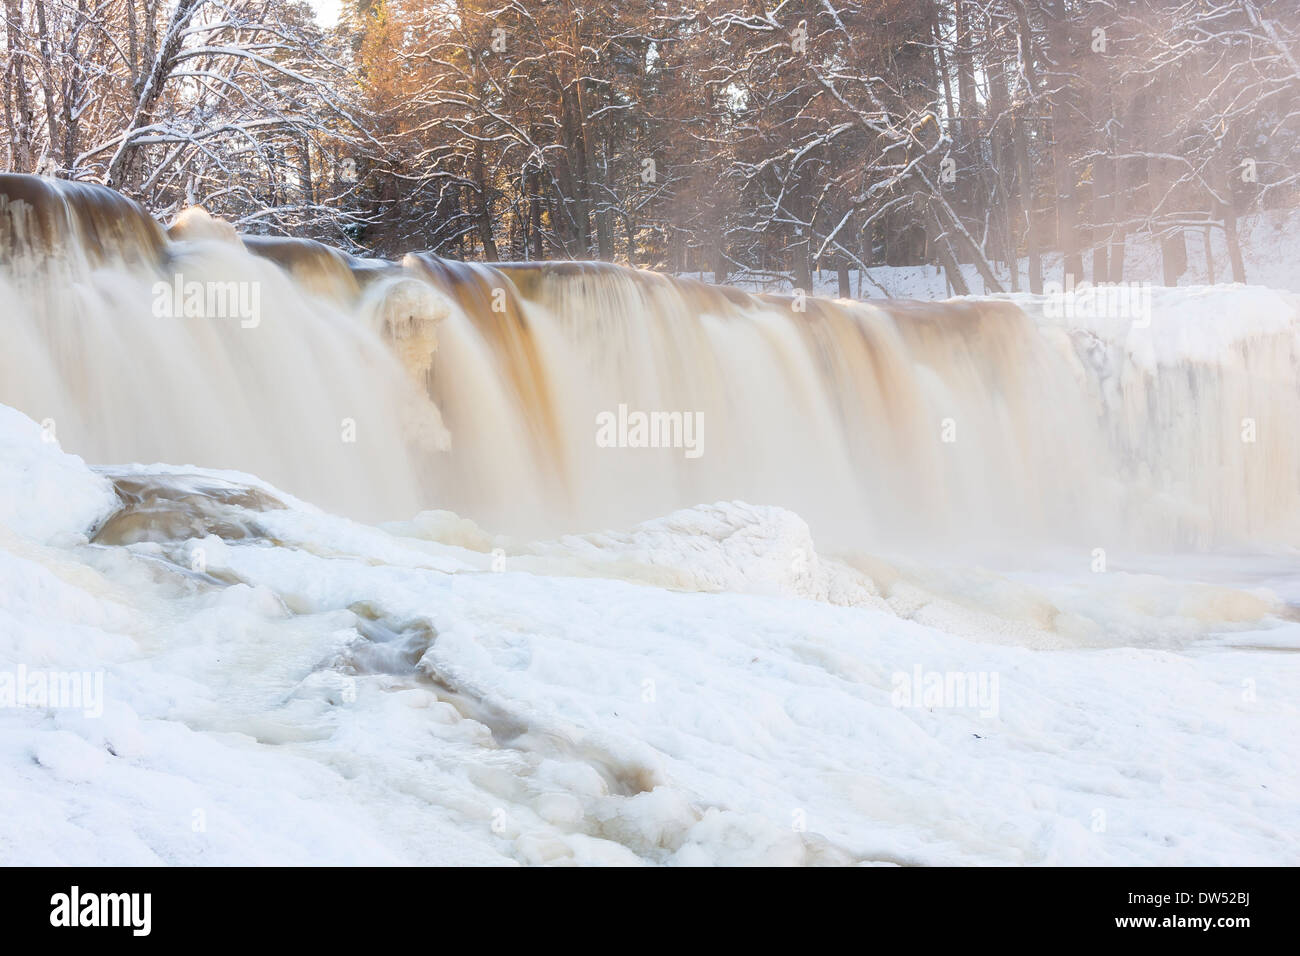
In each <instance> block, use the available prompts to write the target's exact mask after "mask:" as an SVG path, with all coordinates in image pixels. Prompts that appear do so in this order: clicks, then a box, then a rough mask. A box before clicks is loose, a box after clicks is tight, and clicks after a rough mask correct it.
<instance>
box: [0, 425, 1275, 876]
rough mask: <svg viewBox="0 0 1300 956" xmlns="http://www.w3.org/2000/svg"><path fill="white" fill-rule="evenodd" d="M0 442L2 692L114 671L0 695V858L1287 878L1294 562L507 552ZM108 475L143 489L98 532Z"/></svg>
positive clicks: (571, 544) (724, 539)
mask: <svg viewBox="0 0 1300 956" xmlns="http://www.w3.org/2000/svg"><path fill="white" fill-rule="evenodd" d="M0 450H3V454H0V494H3V497H2V498H0V527H2V528H3V529H4V530H3V531H0V580H2V581H3V588H2V589H0V674H4V673H13V672H16V671H17V669H18V668H19V667H20V666H21V667H25V668H27V669H29V670H32V669H43V670H45V671H50V672H61V671H79V672H85V671H89V672H97V673H102V674H103V675H104V678H105V680H104V683H105V688H106V699H105V701H104V706H103V710H102V715H101V716H98V717H95V716H88V715H87V714H86V713H85V712H83V711H82V710H80V709H77V708H72V707H17V706H11V707H4V708H0V766H3V767H4V773H3V775H2V776H0V803H2V804H3V806H4V807H5V810H6V812H5V813H4V814H3V815H0V861H3V862H5V863H18V862H22V863H41V864H66V863H78V864H124V863H125V864H156V863H170V864H236V863H243V864H249V863H252V864H262V863H338V864H352V863H358V864H360V863H366V864H376V863H377V864H408V863H409V864H421V863H439V864H512V863H525V864H563V863H578V864H612V865H624V864H628V865H635V864H645V863H650V864H670V865H674V864H675V865H700V864H751V863H771V864H818V863H820V864H840V863H860V864H942V863H1016V864H1020V863H1028V864H1051V863H1070V864H1119V865H1139V864H1224V863H1242V864H1286V863H1290V864H1294V863H1296V862H1300V836H1297V834H1300V776H1298V775H1297V774H1296V773H1295V767H1296V760H1297V757H1300V733H1297V731H1298V730H1300V720H1298V716H1300V715H1298V714H1297V704H1296V701H1295V696H1294V693H1293V689H1294V687H1295V686H1296V681H1297V679H1298V678H1300V654H1296V653H1294V651H1295V650H1297V649H1300V625H1297V624H1295V623H1293V622H1291V620H1290V619H1289V617H1288V614H1287V611H1286V604H1285V599H1284V598H1283V597H1281V596H1279V595H1282V594H1285V593H1286V592H1287V590H1288V588H1294V587H1295V583H1294V582H1295V576H1294V573H1293V571H1290V570H1289V567H1293V566H1294V565H1293V561H1291V560H1290V558H1289V556H1287V555H1272V556H1265V557H1264V558H1259V559H1258V560H1257V559H1255V558H1250V557H1243V558H1240V559H1239V560H1238V562H1237V563H1236V564H1235V565H1232V566H1233V567H1235V568H1236V571H1235V572H1234V573H1233V574H1230V575H1225V574H1223V573H1221V572H1222V568H1216V567H1208V566H1206V565H1195V564H1194V563H1192V562H1191V561H1190V559H1182V558H1170V559H1168V560H1167V561H1165V562H1164V563H1163V564H1159V565H1154V564H1153V565H1151V566H1148V567H1146V568H1134V569H1130V570H1118V569H1117V570H1116V571H1115V572H1114V573H1110V574H1106V575H1100V576H1099V575H1091V574H1086V573H1085V574H1084V575H1080V574H1079V573H1077V572H1071V571H1069V570H1067V569H1065V568H1064V567H1062V566H1044V567H1042V568H1040V569H1038V570H1036V571H1032V572H1026V571H1020V572H1012V571H995V570H991V569H978V568H974V569H973V568H963V567H960V566H954V567H942V566H938V565H921V564H917V563H915V562H908V561H905V560H903V559H901V558H898V557H896V556H888V555H865V554H859V555H849V554H846V555H840V556H837V557H831V556H828V555H821V554H819V553H818V552H817V548H816V543H815V542H814V541H813V539H812V536H811V534H810V533H809V531H808V528H807V525H806V524H805V523H804V522H803V521H802V519H800V518H799V517H798V516H796V515H794V514H792V513H790V512H787V511H783V510H782V509H779V508H773V507H759V506H754V505H749V504H745V503H740V502H719V503H716V504H713V505H708V506H701V507H698V508H692V509H687V510H685V511H680V512H677V513H674V514H671V515H668V516H666V517H663V518H660V519H656V520H653V521H649V522H646V523H643V524H641V525H638V526H636V527H634V528H631V529H628V530H626V531H621V532H618V531H610V532H606V533H602V534H597V535H583V536H572V537H567V538H562V539H559V540H557V541H549V542H534V543H528V542H511V541H508V540H506V539H499V538H494V537H492V536H491V535H489V534H487V533H485V532H482V531H481V530H479V529H477V528H476V527H475V526H473V525H472V524H470V523H468V522H465V521H463V520H462V519H458V518H456V517H455V516H451V515H447V514H445V513H434V512H430V513H425V514H423V515H420V516H416V517H414V518H413V519H412V520H411V521H409V522H402V523H396V524H391V525H386V526H383V527H373V526H367V525H362V524H358V523H355V522H352V521H348V520H346V519H342V518H336V517H333V516H330V515H328V514H325V513H323V512H321V511H319V510H317V509H315V508H312V507H311V506H308V505H306V504H303V503H302V502H299V501H296V500H295V499H293V498H292V497H291V496H289V495H285V494H283V493H281V492H279V491H277V490H276V489H274V488H271V487H270V486H267V485H265V484H263V483H261V482H258V481H257V480H256V479H253V478H251V477H250V476H240V475H238V473H233V472H220V473H216V472H205V471H201V470H198V469H178V468H171V467H166V466H148V467H143V466H127V467H114V468H111V469H104V470H102V471H100V472H96V471H93V470H91V469H90V468H88V467H86V466H85V465H84V464H83V463H82V462H81V461H80V460H79V459H76V458H74V457H72V456H70V455H66V454H64V453H63V452H61V451H60V450H59V449H58V448H57V445H55V444H53V443H50V442H45V441H42V437H41V430H40V428H39V426H37V425H36V424H35V423H33V422H31V421H30V420H27V419H26V418H24V417H23V416H21V415H19V414H17V413H15V412H12V411H9V410H6V409H0ZM111 480H118V481H124V480H133V481H136V482H143V483H146V484H149V483H152V487H154V488H156V489H158V492H159V493H158V495H157V497H156V507H155V506H151V508H152V509H153V510H149V511H147V512H146V513H144V514H141V515H138V516H137V518H138V520H137V521H136V522H135V523H133V524H132V523H128V524H127V525H125V527H128V528H129V530H130V534H129V535H126V537H127V538H129V539H130V540H129V542H126V543H109V542H108V541H107V540H104V539H101V540H98V541H92V540H89V539H90V538H91V537H92V536H93V534H94V531H95V530H96V529H98V528H101V527H104V528H116V527H123V526H124V525H122V524H121V523H120V521H119V519H120V518H121V516H119V518H115V519H113V520H114V521H115V522H119V523H118V524H109V523H108V519H109V516H110V514H111V512H112V511H113V510H114V509H115V508H116V507H117V498H116V496H115V495H114V494H113V492H112V490H111V484H110V481H111ZM241 488H242V489H243V491H244V492H248V493H244V494H240V493H238V492H239V491H240V489H241ZM205 489H206V491H205ZM249 489H256V490H258V491H260V492H261V494H260V495H254V494H252V493H251V492H250V491H249ZM168 495H173V496H174V497H171V498H169V497H167V496H168ZM157 502H162V504H157ZM167 502H171V504H167ZM200 502H201V505H200ZM169 508H174V509H178V510H180V511H183V512H184V513H185V515H186V520H187V521H189V522H191V524H189V525H184V526H183V527H185V529H186V530H184V531H183V532H182V533H181V534H180V535H179V536H177V535H175V534H172V533H169V532H166V529H168V528H175V527H182V526H181V525H177V524H175V523H174V522H175V514H174V513H172V512H169V511H168V509H169ZM151 522H155V523H151ZM217 529H225V536H224V537H218V536H217V535H216V534H215V533H214V531H215V530H217ZM230 529H237V531H238V533H237V534H236V533H234V532H232V531H231V530H230ZM165 532H166V533H165ZM107 537H108V534H107V532H106V533H105V539H106V538H107ZM196 556H198V557H200V558H201V560H198V561H196ZM1260 561H1263V562H1264V563H1263V564H1260V563H1259V562H1260ZM1288 562H1290V563H1289V564H1288ZM1203 576H1204V577H1207V578H1209V579H1210V580H1214V581H1217V582H1218V583H1213V584H1211V583H1208V582H1206V581H1202V580H1200V579H1201V577H1203ZM1225 578H1227V579H1230V580H1233V581H1237V582H1238V583H1237V584H1224V583H1223V580H1224V579H1225ZM1062 621H1066V622H1067V623H1069V622H1073V623H1070V624H1069V626H1065V625H1063V624H1062V623H1061V622H1062ZM932 675H938V676H939V678H940V679H941V680H943V679H946V680H948V681H949V682H950V683H951V682H952V681H954V680H955V681H957V682H958V683H959V684H960V682H961V681H964V680H966V679H967V678H969V679H970V683H969V684H968V685H966V686H967V687H968V688H969V689H970V690H971V696H970V697H968V698H956V697H953V696H952V695H951V694H948V695H945V694H939V695H938V696H936V697H933V698H927V696H926V694H927V693H928V691H923V692H922V693H921V694H919V695H917V696H913V695H912V694H911V693H910V691H911V689H912V687H913V685H914V683H915V686H916V688H917V689H922V688H925V687H926V686H927V681H928V680H929V678H930V676H932ZM977 687H978V688H982V691H983V696H982V697H980V698H979V699H978V700H977V699H976V696H975V689H976V688H977ZM903 690H907V691H908V693H906V694H902V695H901V696H900V692H901V691H903Z"/></svg>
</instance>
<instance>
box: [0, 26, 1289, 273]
mask: <svg viewBox="0 0 1300 956" xmlns="http://www.w3.org/2000/svg"><path fill="white" fill-rule="evenodd" d="M3 2H4V54H5V68H4V72H3V89H2V90H0V96H2V98H3V110H4V122H5V139H4V145H3V149H4V153H5V162H6V168H7V169H8V170H10V171H15V172H36V173H40V174H43V175H47V176H52V177H58V178H62V179H68V180H77V181H84V182H94V183H103V184H107V185H109V186H112V187H113V188H115V189H117V190H119V191H121V192H122V193H124V194H126V195H127V196H130V197H132V198H133V199H135V200H137V201H138V202H140V203H142V204H143V205H144V206H145V207H146V208H147V209H149V210H150V211H151V212H152V213H153V214H155V215H156V216H158V217H159V218H160V219H162V220H163V221H167V220H169V219H170V218H171V217H173V216H174V215H175V214H176V213H178V212H179V211H180V210H181V209H183V208H185V207H188V206H192V205H202V206H204V207H205V208H207V209H208V210H209V211H210V212H211V213H213V214H214V215H217V216H220V217H222V218H224V219H227V220H228V221H230V222H232V223H234V224H235V225H236V227H237V228H238V229H239V230H240V231H242V232H245V233H253V234H257V233H267V234H284V235H294V236H303V237H312V238H317V239H320V240H322V241H325V242H329V243H331V244H334V245H337V246H341V247H343V248H346V249H348V250H350V251H352V252H354V253H358V254H362V255H371V256H392V255H400V254H401V253H403V252H407V251H411V250H429V251H433V252H436V253H438V254H439V255H442V256H446V257H451V258H459V259H466V260H489V261H490V260H540V259H600V260H606V261H612V262H619V263H624V264H630V265H634V266H637V267H641V268H648V269H655V270H660V271H667V272H685V271H695V272H704V273H709V274H711V275H712V277H713V278H714V280H715V281H726V280H727V279H729V278H734V277H736V276H747V277H754V278H758V279H770V280H772V281H774V282H785V283H788V284H789V285H790V286H792V287H795V288H808V287H809V286H810V283H811V278H810V277H811V274H812V270H814V269H823V270H832V271H837V272H838V273H839V275H840V288H841V292H842V293H845V290H846V289H847V286H848V274H849V271H850V270H859V274H862V275H866V276H867V277H868V283H869V279H870V272H869V271H868V270H870V268H871V267H873V266H879V265H913V264H918V263H933V264H934V265H936V266H940V267H943V268H944V269H945V270H946V271H947V274H948V276H949V281H950V283H951V284H952V288H953V289H954V291H956V292H959V293H961V292H967V291H975V292H978V291H991V292H997V291H1016V290H1017V289H1018V287H1019V286H1021V285H1022V284H1023V281H1024V280H1022V279H1021V277H1020V275H1019V269H1011V268H1009V267H1008V263H1011V262H1016V261H1019V260H1026V259H1027V261H1028V270H1027V275H1028V286H1029V290H1030V291H1041V288H1042V285H1043V282H1044V278H1045V277H1044V266H1043V265H1042V262H1043V258H1044V256H1045V254H1046V253H1048V252H1049V251H1050V252H1055V253H1058V254H1059V257H1058V260H1056V261H1059V262H1060V263H1061V264H1062V270H1063V272H1064V276H1058V277H1056V278H1058V279H1067V280H1068V279H1069V277H1071V276H1073V277H1076V278H1083V277H1084V276H1085V275H1086V276H1087V277H1090V278H1091V280H1092V281H1093V282H1106V281H1109V282H1118V281H1121V280H1123V278H1124V259H1125V255H1124V249H1125V242H1126V237H1131V236H1133V235H1135V234H1138V233H1144V234H1147V235H1148V236H1149V238H1150V240H1151V241H1154V242H1157V243H1158V244H1159V247H1160V250H1161V255H1162V262H1163V271H1164V278H1165V281H1166V283H1168V284H1174V283H1175V282H1176V280H1177V277H1178V275H1179V274H1181V273H1182V271H1183V270H1184V269H1185V268H1186V262H1187V243H1186V236H1187V234H1188V232H1189V231H1193V230H1199V231H1205V232H1218V233H1221V236H1222V238H1223V240H1224V242H1225V245H1226V248H1227V249H1228V251H1229V259H1230V262H1229V263H1226V264H1225V265H1224V271H1225V272H1228V271H1230V274H1231V278H1234V279H1238V280H1244V278H1245V276H1244V266H1243V264H1242V258H1241V253H1240V245H1239V243H1238V240H1237V230H1238V222H1239V220H1240V218H1241V217H1243V216H1246V215H1250V214H1252V213H1254V212H1257V211H1259V210H1265V209H1282V208H1294V207H1295V206H1297V205H1300V149H1298V148H1297V147H1298V146H1300V144H1298V142H1297V139H1298V136H1300V62H1298V61H1297V57H1298V56H1300V6H1298V5H1297V4H1296V3H1295V0H798V2H780V3H761V2H753V0H714V2H702V3H685V2H676V0H607V2H599V3H597V2H577V0H495V2H487V3H478V2H467V0H343V8H342V11H341V14H340V15H339V17H338V19H337V22H330V23H323V22H321V21H320V20H318V18H317V12H316V10H315V9H314V8H313V6H312V5H311V4H308V3H304V2H302V0H3ZM331 19H332V18H331ZM959 263H964V264H973V265H974V267H975V269H976V270H977V273H978V275H979V276H980V278H981V279H982V280H983V289H968V288H967V285H968V283H967V281H966V279H964V278H963V272H962V270H960V269H959V268H957V265H958V264H959ZM1048 278H1052V277H1048ZM868 291H870V287H869V284H868Z"/></svg>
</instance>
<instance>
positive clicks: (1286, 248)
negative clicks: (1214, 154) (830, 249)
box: [688, 210, 1300, 300]
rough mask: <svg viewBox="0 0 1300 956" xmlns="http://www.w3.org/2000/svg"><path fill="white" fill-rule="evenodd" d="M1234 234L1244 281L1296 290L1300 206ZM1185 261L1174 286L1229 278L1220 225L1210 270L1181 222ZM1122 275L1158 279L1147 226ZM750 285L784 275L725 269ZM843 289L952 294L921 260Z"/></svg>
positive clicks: (1056, 259) (829, 292) (822, 280)
mask: <svg viewBox="0 0 1300 956" xmlns="http://www.w3.org/2000/svg"><path fill="white" fill-rule="evenodd" d="M1238 229H1239V231H1240V235H1241V247H1242V259H1243V263H1244V265H1245V267H1246V282H1247V284H1249V285H1252V286H1262V287H1266V288H1270V289H1278V290H1283V291H1287V292H1296V293H1300V273H1298V272H1297V271H1296V268H1295V263H1296V262H1297V260H1300V239H1297V237H1300V211H1296V210H1266V211H1264V212H1261V213H1257V214H1255V215H1251V216H1247V217H1243V218H1242V219H1241V220H1240V221H1239V223H1238ZM1185 235H1186V241H1187V268H1186V269H1185V271H1184V272H1183V274H1182V275H1180V276H1179V277H1178V286H1179V287H1187V286H1198V285H1212V284H1215V283H1231V281H1232V267H1231V265H1230V263H1229V259H1228V250H1227V246H1226V245H1225V244H1224V239H1223V230H1222V229H1214V230H1211V233H1210V251H1211V254H1212V256H1213V259H1214V272H1213V273H1211V272H1210V270H1209V267H1208V266H1207V263H1206V256H1205V233H1204V232H1203V231H1198V230H1187V232H1186V234H1185ZM1041 262H1042V270H1043V279H1044V281H1045V282H1050V281H1056V282H1060V281H1061V277H1062V257H1061V254H1060V252H1052V251H1048V252H1044V253H1043V255H1042V258H1041ZM1083 262H1084V278H1086V279H1088V280H1089V281H1092V280H1093V279H1094V276H1093V272H1092V255H1091V252H1090V251H1089V252H1085V254H1084V256H1083ZM1017 267H1018V269H1019V275H1020V288H1021V289H1028V288H1029V260H1028V259H1021V260H1020V261H1019V263H1018V264H1017ZM961 271H962V275H963V276H964V277H965V279H966V283H967V285H968V286H969V287H970V290H971V292H972V293H974V294H976V295H979V294H984V293H987V292H988V290H987V289H986V288H985V285H984V280H983V279H982V278H981V277H980V274H979V272H978V271H977V270H976V268H975V266H974V265H973V264H969V263H967V264H963V265H962V267H961ZM688 275H690V276H691V277H693V278H699V279H704V280H705V281H712V278H713V276H712V273H707V272H706V273H688ZM997 275H998V278H999V280H1000V281H1001V282H1002V284H1003V288H1004V289H1010V287H1011V283H1010V273H1009V272H1008V270H1007V269H1006V268H1004V267H1002V266H1000V265H999V266H998V267H997ZM1122 281H1123V282H1139V283H1147V284H1149V285H1152V286H1156V285H1163V283H1164V271H1163V267H1162V265H1161V255H1160V247H1159V244H1158V243H1157V242H1155V241H1153V240H1152V239H1151V236H1150V235H1149V234H1146V233H1138V234H1134V235H1131V236H1129V237H1128V238H1127V241H1126V243H1125V248H1124V272H1123V278H1122ZM728 283H729V284H731V285H736V286H738V287H740V288H743V289H749V290H751V291H773V292H775V291H781V290H782V288H784V290H785V291H789V282H788V281H786V280H782V281H779V282H772V281H771V280H760V279H746V278H745V277H732V278H731V279H729V280H728ZM849 290H850V292H851V293H852V295H853V297H854V298H861V299H875V298H882V297H888V298H894V299H925V300H939V299H947V298H950V297H951V296H952V291H951V289H949V287H948V281H947V279H946V278H945V276H944V273H943V269H942V268H940V267H938V266H934V265H921V266H871V267H870V268H868V269H867V273H866V277H865V278H863V279H862V281H861V284H859V277H858V270H856V269H850V270H849ZM811 291H812V293H813V294H814V295H820V296H827V297H831V298H834V297H836V296H838V295H839V279H838V278H837V276H836V274H835V271H834V270H833V269H830V270H827V269H822V270H817V271H815V272H814V273H813V288H812V290H811Z"/></svg>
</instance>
